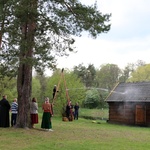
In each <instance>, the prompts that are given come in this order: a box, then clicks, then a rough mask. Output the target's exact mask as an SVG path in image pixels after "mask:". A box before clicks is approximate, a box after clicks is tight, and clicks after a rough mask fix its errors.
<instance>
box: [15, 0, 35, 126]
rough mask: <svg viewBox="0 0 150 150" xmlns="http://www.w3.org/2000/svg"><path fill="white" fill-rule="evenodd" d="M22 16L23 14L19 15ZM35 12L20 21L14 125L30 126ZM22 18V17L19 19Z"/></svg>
mask: <svg viewBox="0 0 150 150" xmlns="http://www.w3.org/2000/svg"><path fill="white" fill-rule="evenodd" d="M29 6H30V8H31V10H35V9H36V10H37V0H30V3H29ZM21 17H24V16H21ZM35 17H36V16H35V14H34V13H31V12H30V13H29V15H28V18H26V19H25V20H26V21H25V22H22V25H21V31H22V39H21V44H20V56H19V59H20V60H19V68H18V78H17V91H18V106H19V107H18V116H17V124H16V127H20V128H30V127H31V119H30V101H31V91H32V66H33V63H32V59H33V47H34V34H35V29H36V22H35ZM21 20H23V19H21Z"/></svg>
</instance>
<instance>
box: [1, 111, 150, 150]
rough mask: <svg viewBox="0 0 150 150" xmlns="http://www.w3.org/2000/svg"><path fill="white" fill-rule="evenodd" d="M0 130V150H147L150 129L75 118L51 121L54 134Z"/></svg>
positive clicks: (55, 118) (149, 144)
mask: <svg viewBox="0 0 150 150" xmlns="http://www.w3.org/2000/svg"><path fill="white" fill-rule="evenodd" d="M39 116H40V117H39V119H40V120H39V124H37V125H36V129H28V130H27V129H15V128H0V150H50V149H51V150H149V149H150V142H149V141H150V129H149V128H144V127H131V126H122V125H112V124H108V123H106V122H105V121H100V120H96V121H92V120H88V119H83V118H79V120H75V121H72V122H63V121H62V119H61V118H60V117H56V116H54V117H53V118H52V125H53V130H54V132H46V131H43V130H41V129H40V123H41V114H40V115H39Z"/></svg>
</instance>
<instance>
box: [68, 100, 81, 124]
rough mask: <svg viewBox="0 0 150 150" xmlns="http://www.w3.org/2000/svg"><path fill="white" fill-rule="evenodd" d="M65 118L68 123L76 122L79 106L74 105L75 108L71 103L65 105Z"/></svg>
mask: <svg viewBox="0 0 150 150" xmlns="http://www.w3.org/2000/svg"><path fill="white" fill-rule="evenodd" d="M66 117H67V118H68V120H69V121H72V120H73V119H74V120H78V117H79V104H78V103H76V104H75V106H73V105H72V103H71V101H68V103H67V105H66Z"/></svg>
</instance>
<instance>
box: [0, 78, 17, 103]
mask: <svg viewBox="0 0 150 150" xmlns="http://www.w3.org/2000/svg"><path fill="white" fill-rule="evenodd" d="M0 85H1V87H0V95H1V97H2V95H7V97H8V100H9V101H13V99H14V98H15V97H16V98H17V87H16V78H11V79H10V78H8V77H4V78H1V79H0Z"/></svg>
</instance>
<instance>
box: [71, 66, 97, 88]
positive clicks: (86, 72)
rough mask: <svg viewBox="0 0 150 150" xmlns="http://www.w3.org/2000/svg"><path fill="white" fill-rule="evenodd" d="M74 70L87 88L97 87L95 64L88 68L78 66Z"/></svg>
mask: <svg viewBox="0 0 150 150" xmlns="http://www.w3.org/2000/svg"><path fill="white" fill-rule="evenodd" d="M73 70H74V73H75V74H76V75H77V76H78V77H79V78H80V79H81V80H82V82H83V83H84V84H85V86H86V87H92V86H94V85H95V76H96V69H95V67H94V65H93V64H89V65H88V67H85V66H83V64H79V65H78V66H75V67H74V69H73Z"/></svg>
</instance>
